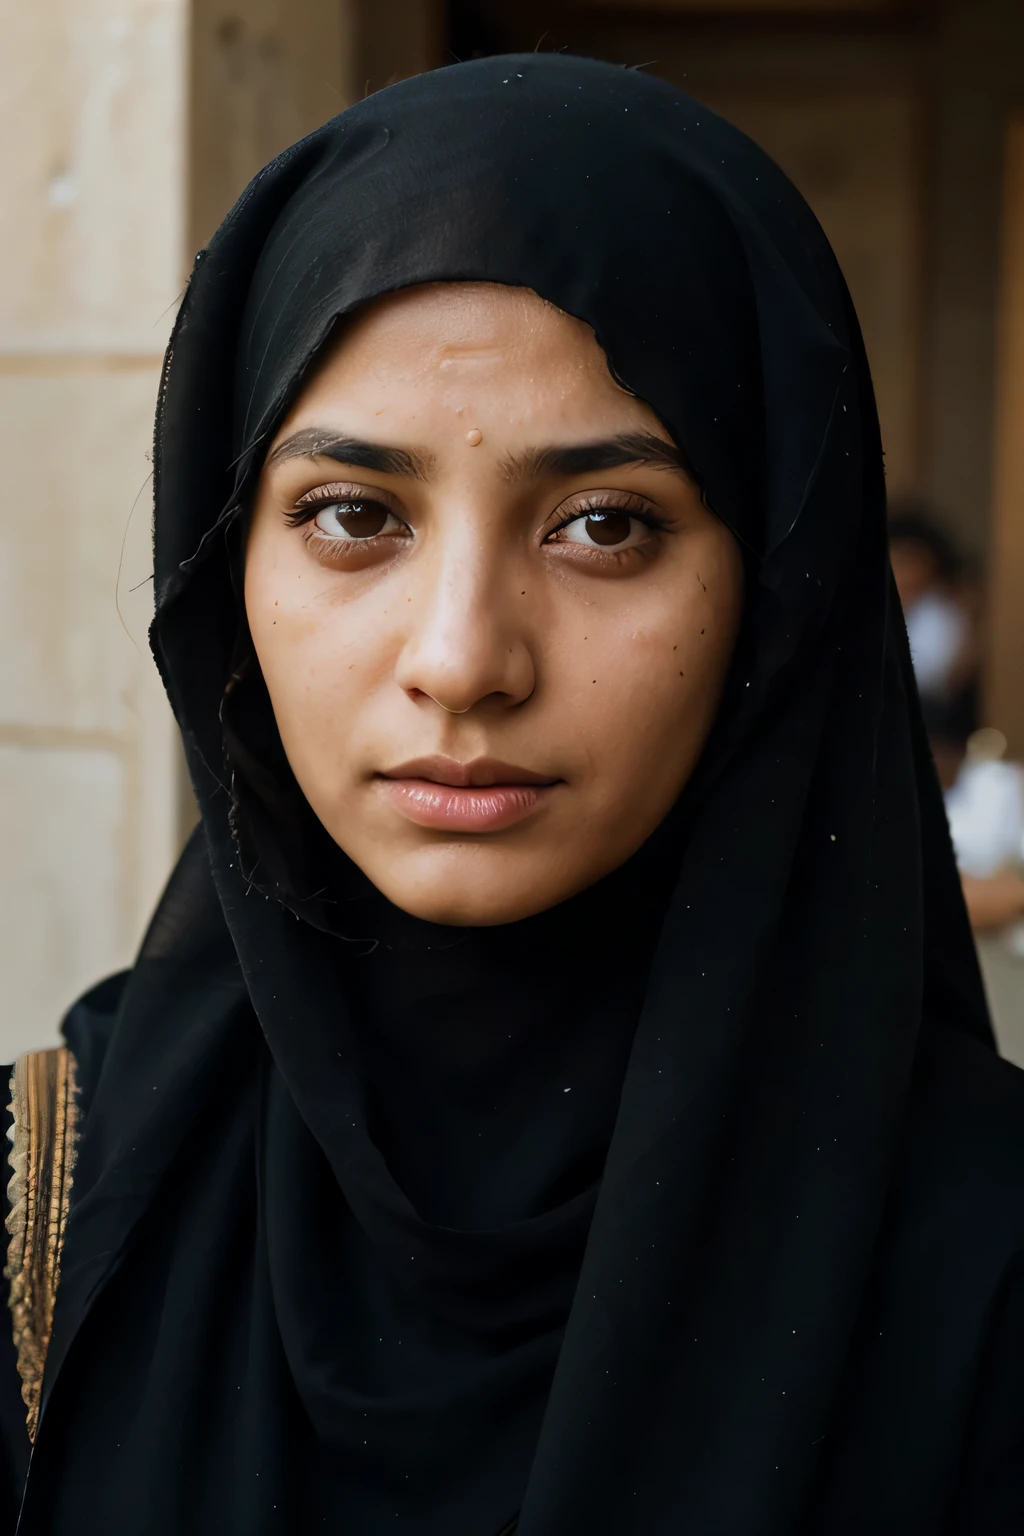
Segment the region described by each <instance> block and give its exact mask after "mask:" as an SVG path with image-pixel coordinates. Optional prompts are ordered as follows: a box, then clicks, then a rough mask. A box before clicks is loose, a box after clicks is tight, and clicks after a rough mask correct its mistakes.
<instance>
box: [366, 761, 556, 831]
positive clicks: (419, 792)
mask: <svg viewBox="0 0 1024 1536" xmlns="http://www.w3.org/2000/svg"><path fill="white" fill-rule="evenodd" d="M377 782H378V783H379V784H380V786H381V789H382V791H383V792H384V794H385V795H387V797H388V799H389V800H390V801H391V803H392V804H393V805H394V806H395V809H396V810H398V811H399V812H401V814H402V815H404V816H406V817H407V818H408V819H409V820H410V821H412V822H415V823H416V825H417V826H420V827H429V828H431V829H434V830H440V831H445V832H500V831H502V830H503V829H504V828H505V827H511V826H514V825H515V824H516V822H519V821H524V820H525V819H526V817H527V816H531V815H532V814H533V812H534V811H535V810H536V809H537V807H538V806H539V805H541V804H542V803H543V801H544V800H545V799H547V797H548V796H549V795H550V793H551V791H552V789H553V788H554V787H555V785H556V784H557V783H558V782H559V781H558V780H557V779H553V778H550V777H545V776H544V775H542V774H538V773H533V772H531V771H530V770H529V769H526V768H517V767H516V766H514V765H513V764H511V763H502V762H498V761H497V760H496V759H493V758H477V759H476V760H475V761H474V762H471V763H458V762H456V761H455V760H454V759H452V758H418V759H416V760H415V761H414V762H410V763H403V764H402V765H401V766H400V767H398V768H393V769H391V770H389V771H388V772H387V773H385V774H381V775H380V776H379V777H378V780H377Z"/></svg>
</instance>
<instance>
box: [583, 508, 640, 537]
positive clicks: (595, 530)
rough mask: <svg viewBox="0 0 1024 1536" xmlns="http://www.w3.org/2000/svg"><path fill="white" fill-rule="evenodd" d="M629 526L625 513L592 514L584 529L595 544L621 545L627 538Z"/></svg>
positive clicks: (628, 519)
mask: <svg viewBox="0 0 1024 1536" xmlns="http://www.w3.org/2000/svg"><path fill="white" fill-rule="evenodd" d="M629 524H630V518H629V515H628V513H626V512H592V513H591V514H590V516H589V517H588V518H587V521H586V528H587V533H588V535H589V536H590V538H592V539H593V541H594V543H595V544H621V543H622V542H623V540H624V539H628V538H629Z"/></svg>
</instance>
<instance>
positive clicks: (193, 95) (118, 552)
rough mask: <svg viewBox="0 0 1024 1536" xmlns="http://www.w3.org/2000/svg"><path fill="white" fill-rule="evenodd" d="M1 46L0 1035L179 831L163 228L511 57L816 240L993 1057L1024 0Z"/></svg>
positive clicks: (141, 4) (15, 1041)
mask: <svg viewBox="0 0 1024 1536" xmlns="http://www.w3.org/2000/svg"><path fill="white" fill-rule="evenodd" d="M3 36H4V41H5V48H4V54H3V60H2V63H0V146H2V148H0V167H2V186H0V274H2V281H0V398H2V405H0V462H2V463H3V465H4V466H5V472H6V473H9V476H10V478H9V479H8V480H7V481H6V482H5V485H6V490H5V492H4V495H3V508H2V541H3V542H2V550H0V818H2V831H3V836H2V841H0V977H2V991H0V999H2V1000H0V1061H10V1060H12V1059H13V1056H14V1055H15V1054H16V1053H17V1052H19V1051H22V1050H25V1049H29V1048H32V1047H34V1046H40V1045H45V1044H50V1043H52V1042H54V1041H55V1040H56V1038H57V1027H58V1023H59V1019H60V1015H61V1013H62V1011H63V1009H64V1008H65V1007H66V1006H67V1004H68V1003H69V1002H70V1001H71V1000H72V999H73V998H74V996H75V995H76V993H77V992H79V991H81V990H82V989H83V988H84V987H85V986H87V985H89V984H90V983H91V982H92V981H93V980H95V979H97V978H99V977H100V976H102V975H103V974H105V973H106V972H109V971H111V970H114V969H116V968H118V967H120V966H122V965H124V964H126V963H128V962H129V960H130V959H131V956H132V953H133V950H134V947H135V945H136V944H137V942H138V939H139V937H140V934H141V932H142V930H143V928H144V926H145V924H146V922H147V920H148V917H149V914H150V912H151V910H152V908H153V905H154V903H155V901H156V898H157V896H158V894H159V891H160V888H161V886H162V884H163V882H164V880H165V878H166V876H167V873H168V872H169V869H170V867H171V864H172V862H173V859H174V857H175V855H176V853H177V850H178V848H179V847H180V844H181V840H182V838H183V836H184V833H185V831H186V830H187V827H188V825H189V824H190V822H191V817H192V813H191V810H190V801H189V796H188V792H187V790H186V787H185V784H184V779H183V774H182V768H181V762H180V757H179V752H178V747H177V743H176V739H175V733H174V727H173V722H172V720H171V717H170V713H169V710H168V708H167V706H166V704H165V702H164V699H163V694H162V691H161V689H160V686H159V683H158V681H157V679H156V675H155V672H154V669H153V666H152V663H151V661H150V659H149V655H148V650H147V647H146V639H145V631H146V625H147V622H148V617H149V610H150V606H151V602H152V589H151V583H150V581H149V576H150V570H151V567H150V556H149V532H150V516H151V507H150V494H151V493H150V483H149V460H150V444H151V435H152V415H153V407H154V402H155V396H156V389H157V381H158V375H159V368H160V361H161V355H162V352H163V348H164V346H165V344H166V340H167V336H168V333H169V329H170V326H171V323H172V320H173V317H174V312H175V307H176V304H177V302H178V300H179V298H180V295H181V290H182V287H183V284H184V281H185V278H186V276H187V273H188V270H189V266H190V264H191V260H192V257H193V255H194V253H195V252H196V250H198V249H199V248H200V246H201V245H202V244H203V243H204V242H205V241H206V240H207V239H208V237H209V236H210V234H211V233H212V232H213V230H214V229H215V227H216V225H217V223H218V222H219V220H220V218H221V217H222V215H223V214H224V213H225V212H226V210H227V209H228V207H229V206H230V205H231V203H232V202H233V201H234V199H235V198H236V197H237V195H238V193H239V192H240V191H241V190H242V188H243V187H244V185H245V183H246V182H247V181H248V179H249V178H250V177H251V176H252V175H253V174H254V173H255V172H256V171H257V170H258V169H259V168H260V166H262V165H263V164H264V163H265V162H266V161H267V160H268V159H269V158H270V157H271V156H272V155H274V154H275V153H276V152H277V151H278V150H280V149H282V148H283V147H284V146H285V145H286V144H289V143H290V142H292V141H293V140H294V139H296V138H298V137H299V136H300V135H302V134H303V133H305V132H307V131H308V130H310V129H312V128H315V127H316V126H317V125H318V124H319V123H321V122H322V121H324V120H325V119H326V118H327V117H330V116H332V115H333V114H334V113H336V112H338V111H340V110H341V109H342V108H343V107H345V106H347V105H349V104H350V103H351V102H353V101H355V100H358V99H359V98H360V97H362V96H363V95H365V94H366V93H367V92H370V91H374V90H378V89H380V88H381V87H383V86H385V85H386V84H388V83H389V82H390V81H392V80H395V79H400V78H402V77H404V76H407V75H411V74H415V73H418V72H419V71H421V70H424V69H429V68H433V67H435V66H438V65H442V64H445V63H448V62H451V61H452V60H453V59H454V58H460V59H465V58H472V57H475V56H479V55H481V54H488V53H497V52H505V51H511V50H530V49H533V48H541V49H544V50H554V49H567V50H569V51H571V52H575V53H582V54H588V55H591V56H596V57H600V58H604V59H609V60H611V61H613V62H617V63H621V64H626V65H631V66H635V67H642V68H644V69H646V70H647V71H649V72H650V73H652V74H658V75H662V76H664V77H665V78H666V79H669V80H671V81H673V82H674V83H676V84H679V85H681V86H683V87H684V88H685V89H686V90H688V91H689V92H690V93H691V94H693V95H695V96H697V97H698V98H699V99H700V100H702V101H704V102H706V103H707V104H708V105H709V106H710V107H712V108H713V109H715V110H716V111H719V112H721V113H723V114H724V115H725V116H726V117H728V118H730V119H731V120H732V121H733V122H734V123H736V124H737V125H738V126H739V127H741V128H743V129H744V130H745V131H746V132H747V133H749V134H750V135H752V137H753V138H755V139H756V140H757V141H758V142H759V143H760V144H762V145H763V146H764V148H765V149H767V150H768V152H769V153H770V154H771V155H773V156H774V157H775V159H776V160H778V162H779V163H780V164H781V165H782V167H783V169H784V170H785V171H786V172H787V173H788V174H789V175H790V177H791V178H792V179H793V180H794V181H795V182H796V184H797V185H798V186H799V187H800V189H801V190H802V191H803V193H804V194H805V196H806V197H807V198H808V200H809V201H810V203H811V205H812V207H813V208H814V209H815V211H816V213H817V214H818V217H819V218H820V220H821V222H822V224H823V225H824V228H825V230H826V232H827V234H828V235H829V237H830V239H831V241H832V244H833V246H834V247H835V249H836V252H837V254H838V256H839V260H840V262H841V263H842V266H843V268H844V270H845V272H846V275H847V278H848V280H849V283H850V286H851V288H852V290H853V296H854V299H855V301H856V304H857V307H858V311H859V313H860V317H861V321H862V324H863V328H864V332H865V337H866V341H867V348H868V354H869V357H870V359H871V365H872V371H873V374H874V380H875V387H876V390H877V394H878V400H879V407H880V412H881V418H882V432H883V438H884V443H885V449H886V458H887V466H888V478H889V488H890V496H891V499H892V501H893V503H894V513H895V516H896V521H895V522H894V527H893V554H894V564H895V565H896V569H897V576H898V579H899V583H900V587H901V591H902V592H903V595H904V601H905V605H906V607H907V610H908V614H909V618H910V630H911V642H912V647H913V650H914V656H915V665H916V666H917V668H918V675H919V681H920V683H921V687H922V691H923V693H924V694H925V698H926V706H927V709H928V718H929V728H930V731H931V734H932V739H933V745H934V748H935V752H936V759H937V762H938V763H939V767H940V771H941V772H942V776H943V779H944V782H945V783H946V786H947V789H948V795H949V800H948V803H949V806H950V814H951V822H952V826H953V832H954V837H955V840H956V846H957V852H958V857H959V860H960V865H961V870H962V872H963V875H964V879H965V891H966V892H967V895H968V902H969V905H970V909H971V912H972V919H973V920H974V923H975V927H976V931H977V933H978V940H979V950H980V953H981V956H982V961H983V967H984V970H985V975H986V981H987V984H988V987H989V992H990V998H991V1001H992V1003H993V1007H994V1010H995V1014H996V1020H997V1027H998V1030H999V1034H1000V1040H1001V1044H1002V1046H1003V1049H1004V1051H1005V1052H1006V1053H1007V1054H1008V1055H1011V1056H1013V1057H1015V1058H1016V1059H1017V1060H1019V1061H1021V1062H1022V1064H1024V899H1022V896H1024V881H1022V879H1021V875H1022V873H1024V843H1022V830H1024V829H1022V816H1024V811H1022V803H1024V795H1022V776H1021V770H1020V768H1019V767H1018V763H1019V761H1020V760H1021V759H1024V686H1022V682H1021V672H1022V667H1024V0H634V3H631V0H448V3H443V0H244V3H240V0H236V3H234V4H232V3H230V0H192V3H188V0H46V3H45V4H42V5H35V6H25V5H20V4H17V3H16V0H3ZM624 237H625V238H642V234H641V233H640V232H637V233H635V234H630V232H628V231H626V232H624ZM897 536H898V537H897Z"/></svg>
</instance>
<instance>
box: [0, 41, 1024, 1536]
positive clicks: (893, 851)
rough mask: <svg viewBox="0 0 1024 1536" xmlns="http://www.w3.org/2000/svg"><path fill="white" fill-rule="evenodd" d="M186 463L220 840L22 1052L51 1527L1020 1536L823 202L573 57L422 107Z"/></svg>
mask: <svg viewBox="0 0 1024 1536" xmlns="http://www.w3.org/2000/svg"><path fill="white" fill-rule="evenodd" d="M154 471H155V569H156V578H155V585H156V618H155V621H154V626H153V631H152V636H153V645H154V650H155V652H156V655H157V658H158V662H159V665H160V669H161V674H162V676H163V678H164V681H165V683H166V686H167V689H168V692H169V695H170V697H171V700H172V703H173V705H174V709H175V713H176V716H177V719H178V722H179V725H180V727H181V730H182V735H183V739H184V743H185V748H186V752H187V756H188V762H189V768H190V772H191V776H192V783H193V787H194V789H195V793H196V797H197V800H198V802H199V807H200V811H201V818H202V819H201V824H200V826H199V827H198V828H197V829H196V831H195V833H194V835H193V837H192V839H191V841H190V843H189V846H188V848H187V849H186V851H185V853H184V854H183V856H182V859H181V862H180V865H179V867H178V869H177V871H176V873H175V875H174V877H173V878H172V881H171V883H170V886H169V887H168V890H167V893H166V895H165V897H164V900H163V902H162V903H161V906H160V909H159V911H158V913H157V916H156V918H155V920H154V923H153V925H152V928H151V930H150V933H149V935H148V937H147V939H146V941H145V943H144V945H143V948H142V951H141V953H140V954H139V957H138V959H137V961H136V963H135V965H134V966H133V967H132V969H131V970H130V971H129V972H127V973H124V974H122V975H120V976H116V977H114V978H111V979H110V980H109V981H107V982H105V983H102V984H101V985H100V986H99V987H97V988H96V989H95V990H94V991H93V992H91V993H90V994H88V995H87V996H86V997H85V998H83V999H82V1000H81V1001H80V1003H79V1004H78V1005H76V1007H75V1008H74V1009H73V1010H72V1012H71V1014H70V1015H69V1017H68V1019H67V1021H66V1024H65V1032H66V1037H67V1040H68V1045H69V1050H68V1051H66V1052H64V1053H63V1055H62V1057H61V1058H60V1060H61V1061H62V1062H63V1065H59V1064H58V1063H55V1062H54V1060H53V1058H54V1057H55V1056H56V1055H57V1053H50V1054H49V1055H48V1056H46V1057H33V1056H30V1057H26V1058H22V1059H21V1060H20V1061H19V1062H18V1063H17V1064H16V1066H15V1071H14V1096H13V1103H12V1124H11V1127H10V1134H11V1137H12V1141H13V1146H14V1152H13V1155H12V1157H13V1162H14V1165H15V1172H16V1178H15V1181H14V1183H13V1186H12V1191H11V1211H10V1217H11V1219H10V1222H9V1229H10V1233H11V1243H10V1248H9V1255H8V1268H7V1274H8V1278H9V1283H10V1287H11V1300H12V1308H13V1313H14V1320H15V1328H14V1336H13V1339H12V1340H10V1341H9V1349H8V1357H7V1359H6V1361H5V1365H6V1370H5V1371H4V1372H2V1373H0V1425H2V1430H3V1439H2V1444H3V1448H4V1453H5V1454H4V1459H3V1469H4V1471H5V1472H6V1475H7V1483H6V1502H5V1504H4V1506H3V1508H4V1510H5V1515H6V1530H7V1531H11V1530H13V1529H14V1527H15V1525H17V1530H18V1533H19V1536H121V1533H125V1536H136V1533H138V1536H180V1533H181V1532H185V1531H187V1532H188V1533H189V1536H213V1533H215V1532H216V1533H219V1536H225V1533H226V1536H278V1533H288V1536H292V1533H306V1532H309V1533H311V1536H312V1533H314V1532H316V1533H329V1536H344V1533H349V1532H351V1533H353V1536H383V1533H385V1532H387V1533H391V1532H396V1531H397V1532H399V1533H404V1536H499V1533H501V1532H504V1533H509V1532H511V1531H513V1530H517V1531H518V1533H519V1536H577V1533H595V1536H604V1533H614V1536H652V1533H655V1532H657V1533H664V1532H669V1531H673V1532H675V1531H685V1532H686V1533H687V1536H721V1533H723V1532H730V1533H742V1536H798V1533H804V1536H807V1533H813V1536H849V1533H851V1532H852V1533H872V1532H879V1533H881V1532H885V1533H900V1536H940V1533H941V1536H1005V1533H1007V1532H1010V1531H1012V1530H1016V1529H1017V1528H1018V1517H1019V1515H1020V1512H1021V1510H1022V1509H1024V1455H1022V1454H1021V1451H1022V1447H1024V1398H1022V1394H1021V1382H1022V1381H1024V1262H1022V1255H1024V1075H1022V1074H1021V1073H1020V1072H1019V1071H1017V1069H1015V1068H1014V1067H1012V1066H1010V1065H1009V1064H1007V1063H1006V1062H1004V1061H1000V1060H999V1058H998V1056H997V1055H996V1053H995V1050H994V1048H993V1040H992V1033H991V1027H990V1022H989V1018H988V1014H987V1010H986V1006H985V1001H984V997H983V995H982V991H981V986H980V981H979V977H978V974H977V967H976V964H975V958H974V948H973V942H972V938H971V933H970V929H969V927H968V923H967V919H966V914H965V911H964V906H963V901H962V898H961V894H960V888H959V884H958V881H957V874H956V869H955V865H954V862H953V859H952V856H951V853H950V849H949V843H948V838H947V836H946V830H945V825H944V821H943V811H942V800H941V794H940V791H939V786H938V783H937V781H936V778H935V774H934V770H933V766H932V763H931V760H930V757H929V754H928V750H927V743H926V740H925V736H924V730H923V726H922V722H921V718H920V714H919V711H918V707H917V700H916V695H915V690H914V688H913V685H912V678H911V673H910V659H909V653H908V649H907V644H906V636H905V633H904V630H903V627H902V624H901V622H900V619H899V614H898V611H897V610H896V605H894V604H893V603H892V602H891V601H890V590H891V577H890V572H889V566H888V561H887V550H886V533H885V491H884V473H883V461H882V450H881V441H880V434H879V429H878V420H877V414H876V410H875V403H874V395H873V390H872V385H871V379H870V375H869V371H868V366H867V360H866V356H865V353H864V348H863V344H862V341H861V338H860V333H859V329H858V325H857V321H856V317H855V314H854V311H853V306H852V303H851V300H850V296H849V293H848V291H847V288H846V285H845V282H844V280H843V277H842V274H841V273H840V271H839V268H838V265H837V263H836V261H835V258H834V256H833V254H832V252H831V250H830V249H829V247H828V244H827V242H826V241H825V238H824V236H823V234H822V231H821V228H820V226H819V224H818V223H817V221H816V220H815V219H814V217H813V216H812V214H811V213H810V211H809V209H808V208H807V206H806V204H805V203H804V202H803V200H802V199H801V197H800V196H799V194H798V193H797V192H796V191H795V189H794V187H793V185H792V183H791V182H789V181H788V180H787V179H786V178H785V177H784V176H783V175H782V174H781V172H780V171H779V170H778V168H777V167H776V166H775V165H774V164H773V163H772V162H771V161H770V160H769V159H768V158H767V156H765V155H764V154H763V153H762V152H761V151H759V150H758V149H757V148H756V146H755V145H754V144H753V143H752V142H751V141H750V140H749V139H748V138H745V137H744V136H743V135H742V134H740V133H738V132H736V131H735V130H734V129H732V128H730V127H729V125H728V124H726V123H725V122H723V121H722V120H721V119H719V118H717V117H715V116H714V114H712V113H709V112H707V111H706V109H705V108H703V107H702V106H701V105H700V104H699V103H697V102H696V101H694V100H693V99H691V98H690V97H688V96H687V95H686V94H685V93H683V92H681V91H678V90H676V89H674V88H673V87H671V86H669V85H667V84H665V83H663V82H658V81H655V80H652V79H650V78H647V77H645V76H643V75H642V74H640V73H638V72H636V71H633V70H625V69H619V68H614V67H612V66H610V65H605V64H599V63H595V62H592V61H586V60H582V59H574V58H570V57H566V56H563V55H553V56H543V55H538V54H527V55H524V56H511V57H503V58H494V59H486V60H482V61H477V62H474V63H471V64H460V65H456V66H455V67H453V68H450V69H446V70H444V71H440V72H438V73H436V74H432V75H423V76H419V77H417V78H415V79H412V80H409V81H407V82H405V83H403V84H401V85H398V86H395V87H392V88H390V89H388V90H385V91H382V92H380V93H378V94H376V95H373V96H370V97H369V98H368V99H366V100H365V101H363V102H361V103H360V104H359V105H358V106H356V107H353V108H352V109H351V110H350V111H348V112H346V113H345V114H343V115H342V117H340V118H338V119H336V120H334V121H332V122H331V123H328V124H327V125H326V126H325V127H324V128H322V129H321V130H319V131H318V132H316V133H314V134H312V135H310V136H309V137H308V138H306V139H304V140H303V141H302V142H301V143H299V144H297V145H295V146H294V147H293V148H292V149H291V150H290V151H288V152H286V153H285V154H283V155H282V156H280V157H279V158H278V159H277V160H276V161H274V162H273V163H272V164H271V165H270V166H269V167H268V168H267V169H266V170H265V171H264V172H263V173H261V175H260V176H259V177H257V178H256V180H255V181H254V182H253V183H252V185H251V187H250V188H249V190H248V192H247V193H246V194H245V195H244V196H243V198H242V199H241V201H240V202H239V203H238V204H237V206H236V208H235V209H234V210H233V211H232V212H231V213H230V214H229V215H228V217H227V219H226V221H225V222H224V224H223V225H222V227H221V229H220V230H219V232H218V233H217V235H216V236H215V237H214V239H213V241H212V242H211V246H210V248H209V250H208V251H207V252H206V253H205V254H204V256H203V257H202V259H201V260H199V261H198V262H197V264H196V267H195V270H194V275H193V277H192V280H191V283H190V285H189V289H188V292H187V294H186V296H185V299H184V301H183V305H182V309H181V312H180V315H179V317H178V321H177V324H176V327H175V332H174V337H173V340H172V344H171V347H170V349H169V351H168V355H167V361H166V366H165V372H164V378H163V384H162V388H161V392H160V404H159V411H158V419H157V428H156V453H155V460H154ZM61 1073H63V1076H61V1075H60V1074H61ZM76 1082H77V1092H76V1091H75V1083H76ZM76 1124H77V1126H78V1128H79V1129H80V1133H81V1134H80V1136H79V1138H78V1141H77V1161H76V1160H75V1155H74V1154H75V1148H76V1140H75V1134H74V1133H75V1128H76ZM69 1183H70V1214H68V1205H69V1193H68V1191H69ZM65 1217H66V1226H65V1225H64V1222H65ZM54 1293H55V1294H56V1302H55V1305H54ZM51 1307H53V1310H52V1334H51V1331H50V1322H51V1312H50V1310H49V1309H50V1308H51ZM44 1365H45V1373H44ZM19 1377H20V1379H21V1383H22V1388H23V1395H24V1398H25V1404H26V1405H27V1408H28V1429H29V1430H30V1432H31V1435H32V1436H33V1437H34V1448H33V1450H32V1454H31V1459H30V1457H29V1434H28V1433H27V1432H26V1419H25V1413H24V1405H23V1404H22V1403H21V1402H20V1401H19V1392H18V1379H19ZM19 1509H20V1515H19Z"/></svg>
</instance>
